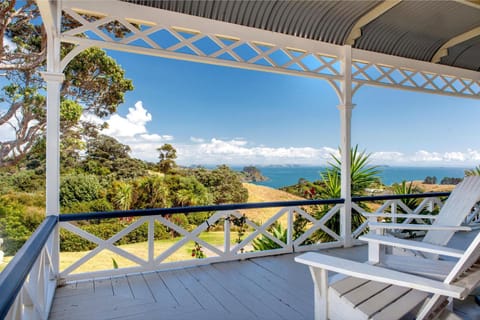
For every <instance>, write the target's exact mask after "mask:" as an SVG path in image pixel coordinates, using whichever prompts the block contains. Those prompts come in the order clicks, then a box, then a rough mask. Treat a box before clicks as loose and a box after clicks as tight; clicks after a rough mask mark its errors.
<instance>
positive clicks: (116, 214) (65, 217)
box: [59, 192, 450, 221]
mask: <svg viewBox="0 0 480 320" xmlns="http://www.w3.org/2000/svg"><path fill="white" fill-rule="evenodd" d="M449 195H450V192H429V193H418V194H404V195H396V194H394V195H381V196H362V197H352V201H353V202H366V201H381V200H394V199H414V198H433V197H448V196H449ZM344 202H345V200H344V199H341V198H338V199H319V200H295V201H276V202H256V203H238V204H221V205H211V206H193V207H173V208H158V209H140V210H126V211H120V210H118V211H109V212H88V213H73V214H61V215H60V216H59V220H60V221H78V220H91V219H108V218H127V217H141V216H158V215H159V216H166V215H170V214H176V213H183V214H190V213H195V212H208V211H228V210H244V209H261V208H277V207H297V206H312V205H328V204H339V203H344Z"/></svg>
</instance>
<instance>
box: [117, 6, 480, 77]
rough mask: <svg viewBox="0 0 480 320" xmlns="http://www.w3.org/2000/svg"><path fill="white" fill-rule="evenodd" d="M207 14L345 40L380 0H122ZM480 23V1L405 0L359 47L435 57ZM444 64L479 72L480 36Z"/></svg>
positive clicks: (374, 24)
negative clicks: (444, 45) (471, 3)
mask: <svg viewBox="0 0 480 320" xmlns="http://www.w3.org/2000/svg"><path fill="white" fill-rule="evenodd" d="M122 1H126V2H130V3H134V4H138V5H144V6H149V7H156V8H160V9H165V10H170V11H176V12H180V13H185V14H189V15H195V16H200V17H204V18H208V19H214V20H220V21H225V22H229V23H235V24H239V25H244V26H249V27H253V28H259V29H263V30H269V31H273V32H279V33H284V34H289V35H293V36H297V37H302V38H307V39H313V40H320V41H325V42H328V43H333V44H339V45H342V44H345V41H346V40H347V37H348V35H349V34H350V32H351V30H352V28H353V27H354V25H355V23H356V22H357V21H358V20H359V19H360V18H361V17H362V16H364V15H365V14H366V13H368V12H369V11H371V10H372V9H373V8H375V7H376V6H377V5H378V4H380V3H381V1H298V0H297V1H286V0H282V1H258V0H257V1H252V0H249V1H244V0H241V1H231V0H229V1H221V0H209V1H205V0H201V1H182V0H176V1H154V0H122ZM476 27H480V5H477V6H475V5H473V6H472V5H466V4H462V3H459V2H456V1H404V2H401V3H400V4H398V5H396V6H394V7H393V8H391V9H389V10H387V11H386V12H385V13H383V14H382V15H380V16H379V17H377V18H376V19H374V20H373V21H371V22H370V23H368V24H366V25H365V26H364V27H362V29H361V30H362V35H361V36H360V37H359V38H358V39H356V41H355V43H354V45H353V46H354V47H355V48H360V49H363V50H369V51H375V52H381V53H386V54H390V55H395V56H401V57H406V58H411V59H417V60H423V61H430V60H431V59H432V58H433V56H434V55H435V53H436V52H437V51H438V49H440V48H441V46H442V45H443V44H445V43H446V42H447V41H448V40H450V39H451V38H453V37H455V36H458V35H460V34H462V33H465V32H467V31H469V30H472V29H473V28H476ZM440 63H441V64H446V65H452V66H456V67H461V68H466V69H471V70H476V71H480V37H475V38H473V39H470V40H467V41H465V42H462V43H459V44H458V45H456V46H454V47H452V48H449V49H448V56H446V57H443V58H441V60H440Z"/></svg>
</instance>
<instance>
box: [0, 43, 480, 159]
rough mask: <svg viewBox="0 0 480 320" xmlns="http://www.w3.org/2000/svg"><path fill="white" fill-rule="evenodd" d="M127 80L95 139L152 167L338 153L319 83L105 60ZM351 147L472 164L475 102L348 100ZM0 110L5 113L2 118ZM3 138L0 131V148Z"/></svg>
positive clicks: (127, 56)
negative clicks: (173, 160)
mask: <svg viewBox="0 0 480 320" xmlns="http://www.w3.org/2000/svg"><path fill="white" fill-rule="evenodd" d="M108 54H109V55H110V56H111V57H113V58H114V59H115V60H116V61H117V63H119V64H120V65H121V66H122V67H123V68H124V69H125V71H126V77H127V78H129V79H132V80H133V83H134V86H135V89H134V90H133V91H131V92H128V93H126V95H125V102H124V103H123V104H121V105H120V106H119V107H118V113H116V114H113V115H112V116H110V117H108V118H106V119H98V118H95V117H94V116H91V115H85V116H84V118H86V119H90V120H91V121H106V122H107V123H108V125H109V127H108V129H105V130H104V132H103V133H105V134H108V135H110V136H112V137H115V138H116V139H117V140H119V141H120V142H122V143H124V144H127V145H129V146H130V147H131V149H132V152H131V155H132V156H133V157H136V158H140V159H143V160H148V161H154V162H156V161H158V152H157V151H156V149H157V148H158V147H160V146H161V145H163V144H164V143H170V144H172V145H173V146H174V147H175V148H176V150H177V155H178V158H177V163H179V164H181V165H187V166H188V165H217V164H228V165H238V166H241V165H287V164H298V165H324V164H326V163H327V161H329V160H330V159H331V154H337V153H338V151H337V150H338V146H339V144H340V117H339V111H338V109H337V105H338V103H339V102H338V98H337V96H336V94H335V93H334V90H333V89H332V87H331V86H330V85H329V84H328V83H327V82H326V81H325V80H322V79H312V78H306V77H299V76H290V75H279V74H274V73H266V72H259V71H252V70H243V69H236V68H229V67H221V66H214V65H208V64H201V63H194V62H187V61H179V60H172V59H165V58H158V57H151V56H144V55H137V54H132V53H125V52H118V51H108ZM353 102H354V103H355V105H356V106H355V108H354V110H353V116H352V145H356V144H358V146H359V148H360V149H361V150H366V151H367V152H368V153H371V154H372V156H371V160H372V163H373V164H381V165H392V166H454V167H463V168H468V167H473V166H476V165H479V164H480V139H479V136H480V134H479V130H478V127H479V126H478V119H480V101H478V100H473V99H466V98H454V97H448V96H440V95H434V94H426V93H418V92H411V91H405V90H396V89H387V88H379V87H371V86H363V87H361V88H360V89H359V90H358V91H357V92H356V94H355V96H354V97H353ZM1 111H2V110H0V112H1ZM3 111H5V110H3ZM8 138H12V130H11V128H10V127H9V126H8V125H3V126H0V141H4V140H6V139H8Z"/></svg>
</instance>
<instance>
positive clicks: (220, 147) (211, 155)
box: [175, 137, 337, 165]
mask: <svg viewBox="0 0 480 320" xmlns="http://www.w3.org/2000/svg"><path fill="white" fill-rule="evenodd" d="M190 141H192V142H194V144H183V145H175V147H176V148H177V151H178V162H179V163H182V164H185V165H188V164H219V163H227V164H231V165H242V164H248V163H250V164H260V165H261V164H263V165H268V164H305V165H313V164H324V163H326V159H330V153H337V151H336V149H332V148H327V147H324V148H320V149H315V148H312V147H278V148H273V147H267V146H255V145H252V144H251V143H249V142H248V141H246V140H244V139H242V138H236V139H231V140H222V139H218V138H212V139H210V140H209V141H208V142H206V140H205V139H202V138H197V137H195V138H194V137H191V138H190Z"/></svg>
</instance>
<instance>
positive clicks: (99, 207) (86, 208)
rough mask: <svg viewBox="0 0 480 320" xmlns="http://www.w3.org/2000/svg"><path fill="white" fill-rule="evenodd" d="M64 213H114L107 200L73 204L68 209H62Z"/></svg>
mask: <svg viewBox="0 0 480 320" xmlns="http://www.w3.org/2000/svg"><path fill="white" fill-rule="evenodd" d="M61 211H62V213H82V212H107V211H113V206H112V204H111V203H110V202H108V201H107V199H104V198H102V199H97V200H93V201H88V202H73V203H71V205H70V206H68V207H62V210H61Z"/></svg>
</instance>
